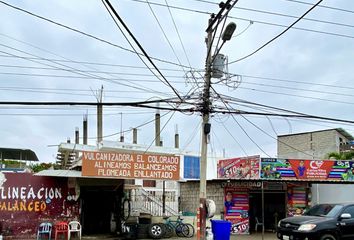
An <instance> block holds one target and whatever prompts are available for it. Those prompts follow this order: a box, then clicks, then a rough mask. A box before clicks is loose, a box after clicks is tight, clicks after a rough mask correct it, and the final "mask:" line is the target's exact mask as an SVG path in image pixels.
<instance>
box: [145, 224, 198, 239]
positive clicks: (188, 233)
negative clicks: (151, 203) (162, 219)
mask: <svg viewBox="0 0 354 240" xmlns="http://www.w3.org/2000/svg"><path fill="white" fill-rule="evenodd" d="M174 232H176V235H177V236H178V237H188V238H191V237H193V236H194V228H193V226H192V225H191V224H188V223H187V224H181V225H179V226H177V227H176V229H173V228H172V227H171V226H170V225H166V224H163V223H153V224H150V225H149V228H148V234H149V237H150V238H152V239H161V238H170V237H172V236H173V233H174Z"/></svg>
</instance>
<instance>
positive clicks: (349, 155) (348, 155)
mask: <svg viewBox="0 0 354 240" xmlns="http://www.w3.org/2000/svg"><path fill="white" fill-rule="evenodd" d="M327 158H335V159H336V160H351V159H353V158H354V151H350V152H341V153H338V152H331V153H328V154H327Z"/></svg>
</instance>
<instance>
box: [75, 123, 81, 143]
mask: <svg viewBox="0 0 354 240" xmlns="http://www.w3.org/2000/svg"><path fill="white" fill-rule="evenodd" d="M79 143H80V135H79V128H78V127H76V128H75V144H79Z"/></svg>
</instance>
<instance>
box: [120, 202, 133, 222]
mask: <svg viewBox="0 0 354 240" xmlns="http://www.w3.org/2000/svg"><path fill="white" fill-rule="evenodd" d="M130 211H131V203H130V201H129V199H124V201H123V203H122V211H121V214H122V215H121V219H122V220H123V221H126V220H127V219H128V218H129V217H130Z"/></svg>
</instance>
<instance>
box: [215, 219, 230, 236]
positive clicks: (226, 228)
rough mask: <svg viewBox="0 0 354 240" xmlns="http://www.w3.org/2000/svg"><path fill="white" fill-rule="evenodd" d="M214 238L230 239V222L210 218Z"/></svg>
mask: <svg viewBox="0 0 354 240" xmlns="http://www.w3.org/2000/svg"><path fill="white" fill-rule="evenodd" d="M210 221H211V230H212V232H213V235H214V240H230V235H231V222H229V221H224V220H210Z"/></svg>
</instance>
